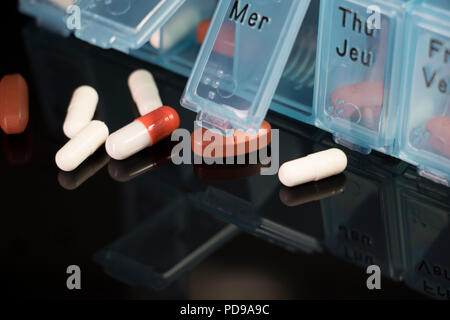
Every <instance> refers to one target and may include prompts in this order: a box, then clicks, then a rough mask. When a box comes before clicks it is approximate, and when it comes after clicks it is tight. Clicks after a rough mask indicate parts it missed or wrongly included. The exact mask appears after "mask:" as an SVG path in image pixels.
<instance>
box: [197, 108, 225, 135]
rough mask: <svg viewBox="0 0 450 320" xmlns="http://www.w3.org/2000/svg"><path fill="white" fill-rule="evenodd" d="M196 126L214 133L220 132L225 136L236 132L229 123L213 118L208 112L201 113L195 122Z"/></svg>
mask: <svg viewBox="0 0 450 320" xmlns="http://www.w3.org/2000/svg"><path fill="white" fill-rule="evenodd" d="M195 122H196V124H197V125H198V126H200V127H203V128H205V129H208V130H211V131H213V132H218V133H220V134H222V135H224V136H230V135H232V134H233V133H234V130H233V128H232V126H231V123H230V122H229V121H226V120H224V119H221V118H219V117H216V116H213V115H211V114H209V113H206V112H199V113H198V114H197V118H196V120H195Z"/></svg>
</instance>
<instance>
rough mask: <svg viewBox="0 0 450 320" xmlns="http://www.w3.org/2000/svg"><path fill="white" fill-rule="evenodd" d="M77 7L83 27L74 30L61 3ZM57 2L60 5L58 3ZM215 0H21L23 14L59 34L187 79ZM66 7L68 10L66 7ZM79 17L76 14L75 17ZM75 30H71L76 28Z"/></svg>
mask: <svg viewBox="0 0 450 320" xmlns="http://www.w3.org/2000/svg"><path fill="white" fill-rule="evenodd" d="M68 2H70V3H74V4H75V5H76V6H77V7H75V8H79V14H80V16H79V17H80V19H79V22H80V27H79V28H74V30H70V29H69V28H68V23H67V21H68V19H69V18H70V17H71V15H73V14H76V13H77V12H76V11H70V12H69V13H67V12H66V9H65V8H66V7H65V6H63V5H62V4H63V3H68ZM55 3H58V5H55ZM216 3H217V2H216V0H72V1H71V0H41V1H39V0H37V1H36V0H20V9H21V11H22V12H23V13H26V14H28V15H31V16H35V17H36V19H37V20H38V21H40V22H41V23H42V24H45V25H48V26H50V28H51V29H53V30H56V31H57V32H58V33H61V34H64V35H69V34H70V33H71V32H72V31H73V32H74V34H75V36H76V37H78V38H80V39H82V40H85V41H87V42H89V43H91V44H93V45H96V46H99V47H101V48H106V49H109V48H113V49H117V50H120V51H122V52H125V53H128V54H131V55H133V56H136V57H138V58H141V59H143V60H146V61H149V62H152V63H155V64H158V65H160V66H162V67H164V68H167V69H169V70H171V71H174V72H177V73H180V74H183V75H185V76H187V75H189V73H190V70H191V69H192V67H193V64H194V62H195V58H196V56H197V53H198V50H199V48H200V46H199V44H198V43H197V42H196V40H195V34H196V29H197V25H198V23H200V22H201V21H202V20H205V19H208V18H210V17H211V16H212V14H213V11H214V8H215V6H216ZM63 8H64V9H63ZM72 17H75V16H72ZM72 27H73V26H72Z"/></svg>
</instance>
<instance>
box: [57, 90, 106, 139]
mask: <svg viewBox="0 0 450 320" xmlns="http://www.w3.org/2000/svg"><path fill="white" fill-rule="evenodd" d="M97 103H98V94H97V91H95V89H94V88H92V87H89V86H81V87H79V88H77V89H76V90H75V91H74V93H73V95H72V99H71V101H70V104H69V107H68V108H67V115H66V119H65V120H64V125H63V131H64V134H65V135H66V136H67V137H68V138H73V137H75V136H76V135H77V134H78V132H80V131H81V130H82V129H83V128H84V127H86V126H87V125H88V124H89V123H90V122H91V120H92V118H93V117H94V114H95V109H96V108H97Z"/></svg>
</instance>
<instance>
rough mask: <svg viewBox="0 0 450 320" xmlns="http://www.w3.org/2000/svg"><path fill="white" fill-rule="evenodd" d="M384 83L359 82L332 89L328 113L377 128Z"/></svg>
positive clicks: (373, 128) (367, 126)
mask: <svg viewBox="0 0 450 320" xmlns="http://www.w3.org/2000/svg"><path fill="white" fill-rule="evenodd" d="M383 97H384V83H383V82H360V83H355V84H351V85H348V86H344V87H341V88H338V89H336V90H334V91H333V92H332V93H331V95H330V104H331V105H330V109H329V110H328V111H329V113H330V114H331V115H333V116H336V117H339V118H343V119H346V120H349V121H351V122H353V123H356V124H360V125H362V126H364V127H366V128H368V129H371V130H378V126H379V123H380V116H381V112H382V108H383Z"/></svg>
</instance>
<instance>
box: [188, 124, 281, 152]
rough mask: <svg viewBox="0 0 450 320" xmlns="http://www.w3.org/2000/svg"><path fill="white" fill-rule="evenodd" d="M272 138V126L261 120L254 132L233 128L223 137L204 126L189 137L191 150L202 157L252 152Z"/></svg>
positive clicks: (266, 144) (264, 145)
mask: <svg viewBox="0 0 450 320" xmlns="http://www.w3.org/2000/svg"><path fill="white" fill-rule="evenodd" d="M271 139H272V127H271V126H270V124H269V123H268V122H267V121H263V123H262V124H261V127H260V128H259V130H258V132H257V133H256V134H248V133H245V132H243V131H241V130H235V132H234V134H233V135H232V136H228V137H225V136H223V135H221V134H219V133H214V132H212V131H210V130H207V129H205V128H198V129H197V130H195V131H194V133H193V134H192V137H191V141H192V150H193V151H194V153H195V154H196V155H198V156H200V157H203V158H228V157H235V156H240V155H244V154H247V153H252V152H255V151H257V150H260V149H262V148H265V147H267V146H268V145H269V144H270V142H271Z"/></svg>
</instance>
